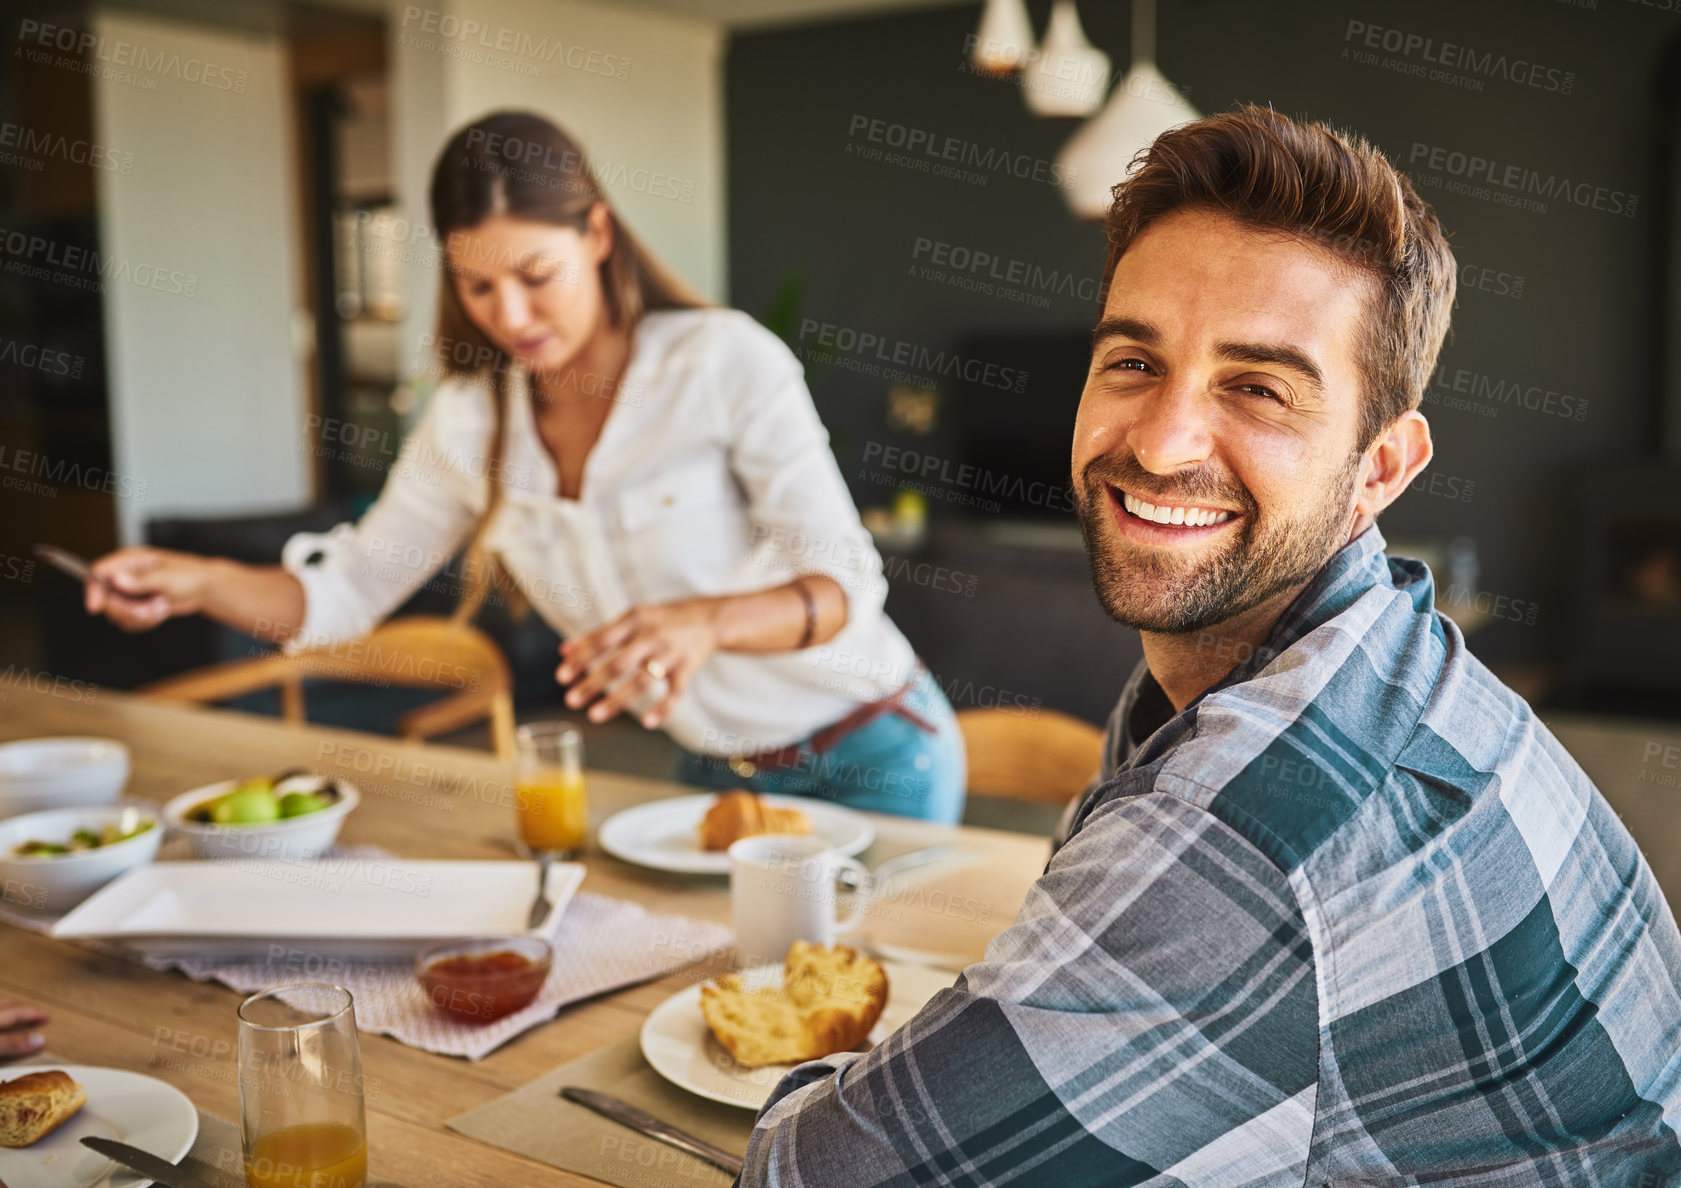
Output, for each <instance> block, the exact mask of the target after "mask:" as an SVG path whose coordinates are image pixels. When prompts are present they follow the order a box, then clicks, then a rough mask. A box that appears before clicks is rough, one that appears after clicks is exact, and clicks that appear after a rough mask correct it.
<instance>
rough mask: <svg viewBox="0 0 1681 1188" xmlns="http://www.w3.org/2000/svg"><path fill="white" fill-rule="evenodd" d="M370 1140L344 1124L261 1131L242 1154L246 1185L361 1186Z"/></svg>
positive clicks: (277, 1187)
mask: <svg viewBox="0 0 1681 1188" xmlns="http://www.w3.org/2000/svg"><path fill="white" fill-rule="evenodd" d="M367 1179H368V1144H367V1140H365V1139H364V1138H363V1137H362V1132H361V1131H359V1130H357V1129H356V1128H355V1127H354V1126H346V1125H344V1124H343V1123H342V1122H306V1123H303V1124H302V1125H300V1126H283V1127H281V1128H280V1129H279V1130H276V1131H272V1132H271V1133H269V1134H265V1135H263V1136H262V1137H261V1138H259V1139H258V1140H257V1141H256V1142H254V1143H252V1144H251V1149H250V1150H249V1151H247V1152H246V1153H245V1183H246V1184H247V1185H248V1186H249V1188H362V1186H363V1185H364V1184H365V1183H366V1182H367Z"/></svg>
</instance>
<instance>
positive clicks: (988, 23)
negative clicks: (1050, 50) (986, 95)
mask: <svg viewBox="0 0 1681 1188" xmlns="http://www.w3.org/2000/svg"><path fill="white" fill-rule="evenodd" d="M1032 49H1033V22H1032V21H1030V20H1029V19H1028V16H1027V0H986V9H985V10H984V11H983V12H982V13H981V27H980V29H979V30H978V31H977V32H976V33H975V42H974V47H973V49H972V51H971V52H970V54H969V61H970V62H971V63H972V64H973V65H974V67H975V69H976V70H978V71H980V73H982V74H990V75H993V76H994V77H997V78H1002V77H1004V76H1005V75H1009V74H1014V73H1015V72H1016V71H1018V70H1020V69H1021V67H1022V63H1023V62H1025V61H1026V60H1027V55H1028V53H1029V52H1030V51H1031V50H1032Z"/></svg>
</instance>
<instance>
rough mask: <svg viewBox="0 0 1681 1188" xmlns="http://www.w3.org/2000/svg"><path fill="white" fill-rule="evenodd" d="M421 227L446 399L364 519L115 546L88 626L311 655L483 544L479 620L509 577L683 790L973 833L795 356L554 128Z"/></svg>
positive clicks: (942, 717) (529, 119) (573, 680)
mask: <svg viewBox="0 0 1681 1188" xmlns="http://www.w3.org/2000/svg"><path fill="white" fill-rule="evenodd" d="M431 201H432V216H433V226H434V229H435V233H436V234H437V236H438V237H439V240H440V246H441V247H442V248H443V255H444V259H445V262H446V268H445V274H444V277H443V283H442V285H441V292H440V302H439V317H438V332H437V335H436V338H437V342H436V344H435V345H436V347H437V350H438V358H439V362H440V363H441V365H442V367H443V370H444V374H445V377H446V378H445V380H444V382H442V383H441V384H440V385H439V387H438V389H437V390H436V392H435V393H434V394H433V396H432V398H431V401H430V403H429V404H428V405H427V407H426V409H425V412H424V414H423V415H422V416H421V419H420V421H419V423H418V425H417V426H416V427H415V429H414V431H413V432H412V433H411V434H410V436H409V438H408V439H407V440H406V441H405V442H404V447H403V450H402V453H401V455H400V457H399V460H398V461H397V463H396V464H395V465H394V466H393V467H392V469H391V473H390V474H389V475H388V477H387V480H386V484H385V488H384V490H383V492H382V493H381V495H380V497H379V499H378V500H377V501H376V502H375V503H374V505H373V506H372V507H371V508H370V509H369V510H368V512H367V514H366V515H364V516H363V517H362V519H361V520H360V521H359V522H358V523H356V524H353V525H352V524H343V525H340V526H339V527H338V528H336V529H334V530H333V531H332V532H331V533H328V534H326V535H324V536H322V535H310V534H300V535H299V536H296V537H294V538H292V540H290V541H288V542H287V545H286V548H285V549H284V551H283V553H282V558H281V561H282V563H281V565H280V566H271V567H256V566H249V565H243V564H240V563H237V562H233V561H229V560H225V559H219V558H203V557H196V556H192V555H188V554H182V553H174V552H167V551H164V550H160V549H152V548H125V549H121V550H118V551H117V552H114V553H112V554H110V555H108V556H106V557H104V558H101V559H100V560H99V561H98V562H97V563H96V564H95V565H94V567H93V578H92V579H90V581H89V582H88V584H87V587H86V600H87V607H88V610H89V611H90V612H91V613H103V614H105V615H107V616H108V617H109V618H111V619H112V620H113V621H115V622H116V623H118V624H119V625H121V626H123V627H126V628H129V629H132V630H141V629H145V628H149V627H153V626H156V625H157V624H158V623H160V622H162V621H163V620H164V619H166V618H168V617H170V616H172V615H184V614H192V613H203V614H206V615H209V616H210V617H211V618H214V619H217V620H219V621H221V622H224V623H227V624H229V625H231V626H234V627H236V628H239V629H240V630H243V631H246V632H249V633H252V634H256V635H260V636H262V637H265V638H268V639H271V640H273V641H275V642H279V643H281V644H282V645H283V646H284V647H286V648H287V649H288V650H292V651H296V650H299V649H303V648H309V647H317V646H320V645H323V644H327V643H331V642H335V641H340V640H346V639H352V638H355V637H358V636H361V635H364V634H366V633H367V632H368V631H369V630H370V629H372V628H373V627H374V625H375V624H377V623H378V622H379V621H380V620H381V619H382V618H383V617H385V616H386V615H388V614H389V613H391V611H392V610H393V609H395V608H396V607H397V606H399V605H400V604H401V603H402V602H403V601H404V600H405V599H407V598H408V597H409V596H410V595H411V594H413V593H414V592H415V591H416V590H417V589H419V588H420V587H421V586H422V585H424V584H425V583H426V582H427V580H428V579H429V578H431V577H432V575H433V574H435V573H436V572H438V570H440V569H441V568H442V567H443V566H444V565H445V564H446V563H447V562H448V561H449V559H450V558H451V557H453V556H454V555H456V554H457V553H458V552H459V551H460V550H461V549H462V548H463V547H464V546H465V547H466V549H467V557H468V560H467V562H466V563H465V565H464V567H463V573H464V575H465V576H466V578H467V581H468V585H469V589H468V592H467V593H466V595H465V596H464V598H463V603H462V607H461V610H460V613H461V614H462V615H463V616H466V615H470V614H472V613H473V612H474V611H475V610H476V609H477V607H478V605H479V604H480V602H482V600H483V598H484V597H485V596H486V593H487V591H489V590H490V589H491V588H492V587H493V586H494V585H496V584H497V582H498V580H499V579H503V578H505V579H506V580H510V581H511V582H512V583H513V584H514V585H515V586H516V587H517V589H518V591H519V593H520V594H521V595H523V597H524V599H525V600H526V601H528V602H529V603H530V605H531V606H532V607H533V608H535V610H536V611H537V612H538V613H539V614H541V615H542V616H543V618H544V619H546V620H547V621H548V622H549V623H550V624H552V625H553V626H554V628H555V629H556V630H557V631H558V632H559V633H560V634H561V636H562V637H563V638H564V640H565V642H564V643H563V644H562V646H561V657H560V665H559V667H558V669H557V671H556V677H557V679H558V680H559V681H560V682H562V683H563V684H566V685H569V686H570V688H569V690H568V692H567V694H566V703H567V704H568V705H569V706H572V707H573V708H579V709H581V708H584V707H586V706H587V707H588V716H589V718H590V720H592V721H596V722H604V721H606V720H608V719H609V718H611V717H613V716H614V715H615V714H617V713H619V712H620V711H622V710H626V709H629V710H631V712H634V713H637V714H638V715H639V717H640V720H641V722H642V724H643V725H644V726H647V727H649V728H653V727H659V728H662V729H664V730H665V731H666V732H667V733H668V734H670V735H671V737H672V738H673V739H675V740H676V741H677V742H678V743H680V744H681V745H682V746H683V747H684V748H685V749H686V751H687V752H688V755H687V757H686V759H685V762H684V764H683V770H682V772H681V773H680V774H681V775H682V776H683V777H684V778H686V779H688V780H689V781H690V782H694V783H699V784H702V785H704V786H711V787H740V786H746V787H750V788H754V789H757V790H762V791H777V792H787V793H795V794H804V795H812V796H822V797H826V798H831V799H834V800H837V801H839V802H841V803H844V804H848V805H851V806H853V807H857V808H863V809H869V810H874V811H881V812H893V813H900V814H903V815H909V816H918V817H924V818H928V819H932V820H940V821H955V820H957V819H958V817H959V816H960V815H961V811H962V804H963V786H964V767H963V747H962V740H961V737H960V736H959V734H958V731H957V727H956V723H955V720H954V718H953V716H952V712H951V707H950V705H949V704H948V703H947V701H946V699H945V697H944V695H943V694H942V693H941V691H940V689H939V686H938V685H937V683H935V682H934V680H933V679H932V677H931V676H930V675H929V674H928V673H927V672H926V671H925V670H924V669H923V668H922V666H921V665H920V664H919V663H918V661H917V659H916V656H915V654H914V652H913V651H912V649H911V646H910V645H909V644H908V643H907V642H906V640H905V638H904V636H903V635H901V634H900V632H899V630H898V629H897V628H896V627H895V626H894V625H893V623H892V622H891V621H890V620H889V619H888V618H887V617H886V616H885V615H884V614H883V613H882V604H883V601H884V600H885V597H886V582H885V581H884V579H883V577H882V575H881V561H880V558H879V556H878V555H877V553H876V551H875V548H874V545H873V543H872V541H871V539H870V536H869V534H868V533H867V532H866V531H865V530H864V528H863V526H862V524H861V523H860V522H859V519H858V513H857V510H856V509H855V508H854V506H853V504H852V500H851V497H850V495H849V494H848V492H847V489H846V485H845V482H844V481H843V480H842V478H841V475H840V471H839V468H838V467H837V466H836V464H835V459H834V457H833V455H832V454H831V452H830V450H829V445H828V434H827V433H826V431H825V430H824V428H823V426H822V423H821V422H820V421H819V420H818V417H817V413H816V410H815V408H814V407H813V405H812V402H811V396H810V394H809V393H808V391H807V390H806V387H805V381H804V377H803V373H802V370H801V367H800V364H799V362H798V361H797V360H796V359H795V358H794V356H793V355H792V354H791V353H790V352H789V351H788V349H787V348H786V347H785V346H784V345H783V344H782V342H781V341H780V340H779V339H777V338H776V336H775V335H773V334H771V333H770V332H769V331H768V330H766V329H764V328H763V327H761V326H759V325H758V324H757V323H756V322H754V321H753V320H752V319H751V318H749V317H747V316H746V315H744V314H741V313H738V312H736V311H733V310H727V309H716V308H708V307H706V306H704V305H703V304H702V303H701V302H700V301H699V299H697V298H695V297H693V296H692V295H691V294H690V293H689V292H688V291H687V290H686V289H685V288H684V287H683V285H682V284H681V283H680V282H678V281H676V280H675V279H674V278H672V277H671V275H670V274H669V273H667V272H666V270H665V269H664V268H662V267H661V266H660V265H659V264H658V263H657V262H656V261H655V260H654V259H653V258H652V257H651V256H650V255H649V253H648V252H647V250H646V249H645V248H644V247H642V245H641V244H640V243H638V241H637V240H636V239H635V238H634V237H633V236H632V235H631V233H630V231H629V230H628V229H627V228H626V227H625V226H624V224H623V223H622V222H621V221H620V220H619V219H618V217H617V216H616V215H615V213H614V212H613V210H612V208H611V206H610V205H609V204H608V203H607V201H606V200H605V198H604V197H603V196H602V193H601V190H600V187H599V185H598V183H597V182H596V179H595V177H594V175H593V173H592V172H591V171H590V168H589V166H588V164H587V163H586V162H585V160H584V158H583V156H582V153H581V151H580V150H579V148H578V146H577V145H576V144H575V143H574V142H573V141H572V140H571V139H570V138H569V137H568V136H567V135H566V134H565V133H564V132H562V131H561V130H560V129H558V128H556V127H555V126H554V125H553V124H551V123H549V122H548V121H546V120H544V119H542V118H540V117H538V116H534V115H529V114H523V113H506V112H504V113H498V114H496V115H492V116H489V117H486V118H484V119H481V120H479V121H478V122H476V123H474V124H472V125H471V126H469V127H467V128H464V129H462V130H461V131H460V132H458V133H457V134H456V135H455V136H454V137H453V138H452V139H451V140H450V142H449V143H448V144H447V145H446V146H445V148H444V150H443V152H442V154H440V156H439V158H438V162H437V164H436V166H435V167H434V171H433V177H432V191H431ZM105 584H108V585H109V586H110V587H111V588H112V589H114V590H115V591H116V592H117V593H118V594H120V595H121V597H117V596H113V594H112V593H111V592H109V591H108V590H107V589H106V588H105Z"/></svg>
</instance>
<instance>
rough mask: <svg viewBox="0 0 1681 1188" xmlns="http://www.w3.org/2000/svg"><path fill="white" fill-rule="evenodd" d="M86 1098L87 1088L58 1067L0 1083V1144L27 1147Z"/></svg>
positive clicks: (79, 1105) (73, 1111)
mask: <svg viewBox="0 0 1681 1188" xmlns="http://www.w3.org/2000/svg"><path fill="white" fill-rule="evenodd" d="M87 1099H88V1094H87V1090H85V1089H83V1088H82V1087H81V1086H80V1085H78V1084H77V1083H76V1082H75V1081H74V1080H72V1079H71V1077H70V1074H69V1073H66V1072H63V1071H61V1070H59V1069H56V1068H55V1069H51V1070H49V1071H47V1072H38V1073H30V1074H28V1075H27V1076H22V1077H18V1078H16V1079H15V1080H11V1081H7V1082H5V1083H4V1084H0V1146H4V1147H27V1146H28V1145H29V1144H30V1143H32V1142H34V1141H35V1140H36V1139H38V1138H40V1137H41V1136H42V1135H44V1134H46V1133H47V1132H48V1131H49V1130H54V1129H56V1128H57V1127H59V1126H61V1125H62V1124H63V1123H64V1122H65V1121H67V1120H68V1119H69V1117H70V1115H72V1114H74V1113H75V1112H76V1111H77V1110H79V1109H81V1108H82V1106H83V1104H84V1103H86V1101H87Z"/></svg>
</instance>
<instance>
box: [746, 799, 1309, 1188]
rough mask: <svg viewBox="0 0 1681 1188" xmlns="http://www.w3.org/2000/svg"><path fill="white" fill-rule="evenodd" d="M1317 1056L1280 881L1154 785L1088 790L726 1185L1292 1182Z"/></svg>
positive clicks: (770, 1109)
mask: <svg viewBox="0 0 1681 1188" xmlns="http://www.w3.org/2000/svg"><path fill="white" fill-rule="evenodd" d="M1317 1062H1318V1011H1317V1000H1316V990H1315V985H1314V969H1313V960H1312V951H1311V945H1310V943H1309V939H1308V936H1307V932H1306V928H1305V926H1304V924H1303V921H1302V917H1301V915H1300V913H1299V912H1298V910H1297V907H1296V903H1295V898H1294V896H1293V895H1292V893H1291V890H1290V886H1289V883H1288V881H1287V880H1286V878H1285V877H1284V875H1283V874H1282V873H1281V872H1280V871H1279V870H1278V869H1277V868H1276V867H1275V866H1273V865H1272V864H1271V863H1270V862H1268V861H1267V860H1266V858H1265V857H1264V856H1263V855H1262V854H1261V853H1260V852H1259V851H1258V850H1257V849H1255V847H1253V846H1252V845H1250V844H1249V843H1248V842H1247V841H1246V840H1245V839H1243V838H1242V837H1241V836H1239V835H1238V834H1237V833H1236V832H1235V831H1233V830H1232V829H1230V828H1229V827H1228V826H1226V825H1225V824H1224V823H1222V822H1220V821H1219V820H1217V819H1216V818H1214V817H1213V816H1211V815H1210V814H1208V813H1206V812H1204V811H1202V810H1201V809H1198V808H1197V807H1195V806H1194V805H1190V804H1187V803H1186V802H1184V801H1182V800H1179V799H1177V798H1175V797H1171V796H1168V795H1166V794H1163V793H1155V792H1147V791H1146V792H1143V793H1141V794H1138V795H1131V796H1123V797H1119V798H1117V799H1114V800H1111V801H1109V802H1108V803H1106V804H1103V805H1101V806H1099V808H1098V809H1097V810H1096V811H1095V812H1094V813H1093V815H1092V816H1091V817H1090V818H1088V820H1087V822H1086V823H1085V825H1084V826H1082V827H1081V829H1080V830H1079V831H1078V832H1077V833H1076V834H1075V835H1074V837H1073V838H1072V839H1071V840H1070V841H1069V842H1068V844H1066V845H1065V846H1064V847H1063V848H1062V849H1061V850H1060V851H1058V853H1057V855H1056V857H1055V858H1054V859H1053V860H1052V862H1051V865H1050V866H1049V868H1048V869H1047V870H1046V872H1045V874H1044V875H1043V876H1042V877H1041V878H1040V879H1039V881H1038V882H1037V883H1036V884H1035V885H1034V887H1033V889H1032V891H1031V892H1030V893H1029V895H1028V898H1027V901H1026V903H1025V904H1024V906H1023V907H1022V910H1021V913H1020V915H1019V916H1018V917H1017V918H1016V920H1015V922H1014V923H1013V924H1012V925H1011V926H1010V927H1009V928H1008V929H1006V930H1005V931H1004V932H1003V933H1001V934H1000V935H999V936H998V937H997V938H995V939H994V941H993V942H992V944H991V945H990V946H989V947H988V950H987V957H986V960H985V961H983V962H981V963H979V964H977V965H973V966H971V967H970V968H969V969H968V970H967V971H965V972H964V974H963V975H962V976H961V977H959V978H958V980H957V983H956V984H955V985H954V986H953V987H951V988H950V989H947V990H943V991H941V992H940V993H939V994H938V995H936V996H935V998H934V999H933V1000H932V1001H931V1002H929V1003H928V1005H927V1006H926V1007H924V1008H923V1009H922V1010H921V1011H920V1012H919V1013H918V1014H917V1015H916V1016H915V1017H914V1018H912V1019H911V1020H910V1021H909V1022H907V1023H906V1024H905V1025H904V1026H903V1027H901V1028H899V1030H897V1031H896V1032H894V1033H893V1034H892V1035H891V1036H889V1037H888V1038H887V1040H886V1041H885V1042H883V1043H882V1044H880V1045H879V1046H877V1047H876V1048H875V1049H873V1050H872V1051H870V1052H868V1053H866V1054H863V1055H848V1056H841V1057H834V1058H831V1059H830V1060H827V1061H815V1062H812V1063H809V1064H805V1065H802V1066H800V1067H799V1068H797V1069H795V1070H794V1071H793V1072H792V1073H790V1074H789V1075H788V1076H787V1077H786V1078H785V1079H784V1080H783V1081H782V1082H781V1084H780V1085H778V1087H777V1089H776V1091H775V1092H774V1094H773V1095H772V1098H771V1100H770V1102H769V1103H768V1104H767V1105H766V1107H765V1109H764V1111H763V1112H762V1113H761V1114H760V1117H759V1122H758V1126H757V1128H756V1129H755V1130H754V1132H753V1137H752V1140H751V1143H750V1145H749V1147H748V1150H747V1161H746V1169H745V1170H744V1172H743V1174H742V1177H741V1179H740V1180H739V1181H738V1183H739V1184H741V1185H743V1186H744V1188H757V1186H760V1185H776V1186H779V1188H858V1186H862V1185H883V1184H917V1183H928V1184H932V1183H941V1184H947V1183H988V1184H991V1183H1004V1182H1019V1183H1027V1184H1056V1185H1058V1186H1059V1188H1063V1186H1068V1188H1078V1186H1080V1185H1088V1184H1090V1185H1096V1184H1103V1185H1126V1184H1138V1183H1142V1182H1144V1181H1146V1180H1149V1179H1151V1177H1153V1176H1156V1175H1158V1174H1162V1173H1164V1172H1165V1173H1168V1174H1170V1175H1174V1176H1180V1177H1182V1178H1183V1179H1184V1180H1185V1181H1186V1182H1190V1183H1202V1182H1212V1181H1211V1180H1209V1179H1208V1176H1209V1174H1210V1170H1211V1169H1219V1170H1223V1171H1224V1172H1225V1173H1226V1176H1225V1178H1222V1179H1221V1182H1222V1183H1224V1182H1228V1181H1229V1182H1232V1183H1236V1182H1238V1180H1240V1179H1241V1180H1243V1182H1246V1183H1247V1182H1250V1179H1249V1178H1248V1177H1244V1176H1237V1177H1235V1178H1234V1177H1233V1176H1232V1175H1231V1172H1232V1170H1233V1169H1234V1168H1244V1169H1247V1170H1251V1171H1254V1172H1255V1173H1256V1175H1255V1177H1254V1182H1257V1183H1258V1182H1263V1180H1265V1181H1266V1182H1273V1181H1272V1180H1270V1179H1268V1175H1269V1172H1268V1168H1269V1167H1271V1168H1272V1170H1271V1172H1270V1175H1272V1176H1278V1177H1280V1180H1279V1182H1282V1177H1283V1173H1284V1172H1285V1170H1286V1169H1287V1168H1288V1167H1289V1166H1291V1165H1292V1164H1293V1162H1299V1163H1300V1165H1301V1169H1302V1170H1301V1173H1298V1174H1297V1176H1296V1179H1297V1180H1298V1181H1299V1179H1300V1178H1301V1174H1305V1167H1306V1159H1307V1151H1308V1142H1309V1138H1310V1136H1311V1133H1312V1125H1313V1104H1314V1102H1313V1098H1314V1086H1315V1085H1316V1082H1317ZM1274 1165H1276V1166H1274ZM1168 1182H1176V1181H1168Z"/></svg>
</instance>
